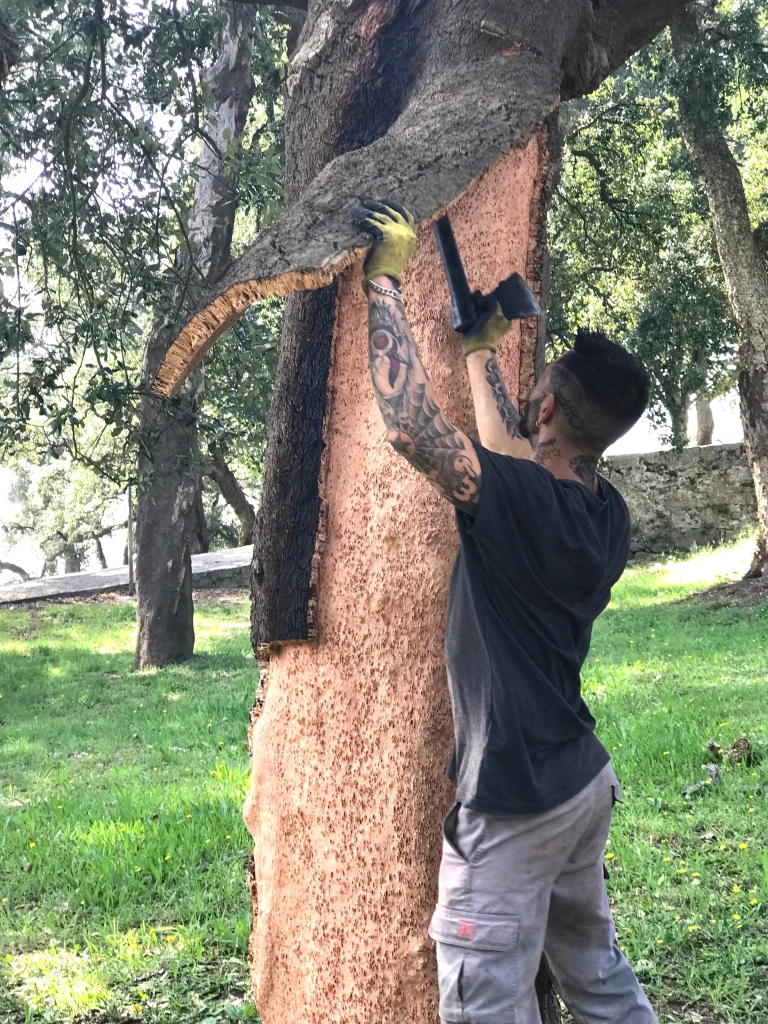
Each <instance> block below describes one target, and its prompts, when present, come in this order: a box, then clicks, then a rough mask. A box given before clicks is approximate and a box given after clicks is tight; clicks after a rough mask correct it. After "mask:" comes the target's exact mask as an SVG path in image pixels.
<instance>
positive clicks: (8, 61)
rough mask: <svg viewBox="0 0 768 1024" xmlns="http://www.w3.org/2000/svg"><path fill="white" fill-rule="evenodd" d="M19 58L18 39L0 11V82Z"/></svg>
mask: <svg viewBox="0 0 768 1024" xmlns="http://www.w3.org/2000/svg"><path fill="white" fill-rule="evenodd" d="M18 59H19V41H18V39H17V38H16V34H15V32H14V31H13V28H12V26H11V23H10V22H9V21H8V19H7V18H6V16H5V15H4V14H3V12H2V11H0V82H4V81H5V79H6V78H7V77H8V74H9V73H10V70H11V68H12V67H13V66H14V64H16V63H17V62H18Z"/></svg>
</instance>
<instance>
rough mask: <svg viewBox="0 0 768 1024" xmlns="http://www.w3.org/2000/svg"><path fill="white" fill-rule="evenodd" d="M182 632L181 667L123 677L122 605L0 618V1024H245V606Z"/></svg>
mask: <svg viewBox="0 0 768 1024" xmlns="http://www.w3.org/2000/svg"><path fill="white" fill-rule="evenodd" d="M195 629H196V633H197V651H198V653H197V654H196V656H195V658H194V659H193V661H192V662H190V663H188V664H187V665H183V666H175V667H173V668H168V669H165V670H163V671H157V672H153V671H148V672H133V671H132V670H131V663H132V649H133V642H134V638H133V630H134V608H133V606H132V605H131V604H127V603H126V604H119V605H90V604H70V605H61V606H54V605H50V606H48V607H44V608H42V609H40V610H34V611H30V612H4V613H2V614H0V659H1V661H0V680H1V681H2V685H1V686H0V692H1V693H2V695H3V696H2V699H0V715H1V716H2V718H3V719H4V720H5V721H4V725H3V726H2V727H0V743H2V747H1V748H0V749H1V751H2V753H1V754H0V813H2V817H3V820H2V825H3V826H4V827H2V828H0V899H2V902H1V903H0V950H1V952H2V954H4V961H0V968H2V970H3V974H4V978H0V990H2V989H5V994H0V1020H8V1021H13V1022H14V1024H15V1022H16V1021H26V1020H30V1021H31V1020H45V1021H57V1022H59V1021H68V1020H70V1019H71V1017H72V1016H74V1015H75V1014H76V1013H78V1012H79V1013H83V1012H84V1011H88V1010H91V1009H96V1008H98V1010H100V1011H102V1012H98V1013H97V1012H94V1013H93V1014H92V1015H89V1016H87V1018H85V1019H87V1020H88V1021H102V1020H104V1021H108V1020H118V1019H120V1020H124V1019H126V1016H127V1017H128V1018H132V1017H135V1018H137V1019H141V1020H145V1021H153V1022H154V1021H157V1022H160V1021H162V1022H169V1024H170V1022H178V1021H185V1022H186V1021H190V1022H191V1021H203V1020H206V1019H207V1020H210V1021H211V1022H213V1021H214V1020H227V1019H235V1020H240V1019H248V1018H249V1017H255V1016H256V1014H255V1010H254V1009H253V1005H252V1002H251V999H250V991H249V985H248V981H247V968H246V964H245V956H246V948H247V941H248V933H249V929H250V914H249V907H250V902H249V898H248V891H247V886H246V872H245V862H246V858H247V855H248V848H249V837H248V833H247V832H246V830H245V827H244V826H243V823H242V820H241V817H240V807H241V805H242V801H243V797H244V794H245V791H246V783H247V771H248V754H247V750H246V749H245V746H244V742H245V730H246V723H247V722H248V712H249V709H250V706H251V704H252V702H253V694H254V688H255V683H256V679H257V670H256V666H255V663H254V660H253V656H252V653H251V649H250V643H249V631H248V607H247V603H246V602H244V601H237V602H232V603H218V604H212V603H203V604H199V605H198V607H197V613H196V621H195ZM84 754H87V756H83V755H84ZM9 990H10V992H9ZM4 1012H5V1015H6V1016H5V1017H4V1016H3V1013H4Z"/></svg>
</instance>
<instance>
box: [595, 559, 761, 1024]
mask: <svg viewBox="0 0 768 1024" xmlns="http://www.w3.org/2000/svg"><path fill="white" fill-rule="evenodd" d="M750 550H751V541H749V540H747V541H745V542H743V543H742V544H740V545H737V546H734V547H729V548H721V549H719V550H716V551H714V552H711V551H709V552H703V553H701V554H699V555H697V556H694V557H691V558H687V559H682V560H671V561H669V562H667V563H665V564H658V565H656V566H652V567H649V568H642V569H633V570H631V571H629V572H628V573H627V574H626V575H625V577H624V579H623V580H622V582H621V584H620V586H619V587H617V588H616V591H615V595H614V600H613V601H612V603H611V605H610V606H609V608H608V609H607V610H606V612H605V613H604V615H603V616H602V618H601V619H600V620H599V622H598V623H597V626H596V629H595V636H594V642H593V645H592V650H591V654H590V658H589V661H588V662H587V664H586V665H585V668H584V673H583V676H584V689H585V692H586V699H587V702H588V703H589V705H590V708H591V710H592V712H593V714H594V715H595V716H596V718H597V720H598V729H599V732H600V735H601V737H602V739H603V741H604V742H605V743H606V745H607V747H608V749H609V751H610V753H611V755H612V757H613V759H614V764H615V767H616V771H617V773H618V776H619V778H620V780H621V781H622V783H623V789H624V803H623V805H622V806H620V807H619V808H618V811H617V813H616V815H615V818H614V827H613V831H612V838H611V843H610V845H609V848H608V851H607V863H608V865H609V869H610V871H611V874H612V878H611V881H610V883H609V891H610V895H611V897H612V899H613V901H614V912H615V917H616V924H617V931H618V935H619V939H618V942H619V945H620V946H621V947H623V948H624V949H625V952H626V955H627V956H628V957H629V959H630V960H631V961H632V963H633V964H634V966H635V969H636V970H637V973H638V975H639V976H640V978H641V980H642V981H643V982H644V983H645V985H646V987H647V989H648V992H649V995H650V996H651V998H652V1000H655V1002H656V1003H677V1004H683V1005H688V1006H694V1007H696V1008H698V1009H700V1010H704V1009H705V1008H708V1007H713V1008H714V1009H715V1010H717V1011H718V1012H719V1013H720V1014H722V1015H723V1016H724V1017H725V1018H726V1019H727V1020H733V1021H736V1020H738V1021H741V1022H747V1021H750V1022H755V1024H757V1022H758V1021H759V1022H763V1024H764V1022H765V1021H766V1020H767V1019H768V917H767V916H766V906H768V818H767V816H766V810H767V809H768V808H767V807H766V802H767V801H766V798H767V795H768V761H766V762H763V763H758V764H755V765H753V766H751V767H748V766H747V765H745V764H741V765H734V766H732V767H731V768H730V769H729V770H724V771H723V773H722V782H721V783H720V784H719V785H712V784H710V785H705V786H704V792H703V793H702V795H700V796H697V797H690V798H689V799H684V798H683V796H682V792H683V790H684V789H686V788H687V787H688V786H690V785H691V784H692V783H696V782H698V781H703V780H706V779H707V778H708V775H707V773H706V772H705V771H703V770H702V765H703V763H704V762H711V761H712V756H711V754H710V753H709V752H708V751H706V750H705V745H706V743H707V741H708V740H710V739H714V740H716V741H717V742H718V743H719V744H720V745H722V746H723V747H727V746H730V745H731V743H732V742H733V741H734V740H735V739H736V738H737V737H739V736H740V735H742V734H746V735H747V736H748V737H750V738H751V740H752V742H753V744H755V745H756V747H757V749H758V752H759V749H760V745H761V744H760V741H761V740H766V739H768V702H767V701H766V695H767V694H768V659H767V658H766V651H767V650H768V609H766V608H765V607H760V608H758V609H755V608H749V609H747V608H738V607H731V608H728V607H720V608H718V607H713V606H712V605H708V604H704V603H703V602H698V601H696V600H695V599H694V600H684V598H686V597H688V596H689V595H691V594H693V593H695V592H696V591H698V590H701V589H702V588H703V587H705V586H708V585H711V584H712V583H714V582H716V581H717V580H718V579H724V578H728V577H729V576H731V577H732V576H733V575H738V574H739V572H743V571H744V570H745V569H746V567H747V564H748V559H749V553H750Z"/></svg>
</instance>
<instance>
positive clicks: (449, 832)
mask: <svg viewBox="0 0 768 1024" xmlns="http://www.w3.org/2000/svg"><path fill="white" fill-rule="evenodd" d="M460 810H461V804H454V805H453V807H452V808H451V809H450V811H448V813H447V814H446V816H445V817H444V818H443V839H445V841H446V843H448V845H449V846H450V848H451V849H452V850H453V852H454V853H455V854H456V856H457V857H460V858H461V859H462V860H463V861H466V860H467V858H466V857H465V856H464V854H463V853H462V852H461V850H460V849H459V844H458V842H457V840H456V826H457V825H458V821H459V811H460Z"/></svg>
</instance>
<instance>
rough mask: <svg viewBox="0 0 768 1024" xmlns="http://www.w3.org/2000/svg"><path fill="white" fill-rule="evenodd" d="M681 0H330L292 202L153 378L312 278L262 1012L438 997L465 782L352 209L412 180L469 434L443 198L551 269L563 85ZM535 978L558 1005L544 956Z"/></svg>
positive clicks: (369, 1017)
mask: <svg viewBox="0 0 768 1024" xmlns="http://www.w3.org/2000/svg"><path fill="white" fill-rule="evenodd" d="M678 2H679V0H678ZM675 6H676V0H664V2H660V0H642V2H641V0H605V2H602V3H600V4H596V3H593V2H592V0H577V2H573V0H510V2H507V3H504V4H495V5H489V4H488V3H487V2H477V0H462V2H461V3H456V2H455V0H376V2H374V3H370V4H362V3H354V2H353V3H350V2H348V0H315V2H311V3H310V8H309V14H308V18H307V22H306V25H305V27H304V30H303V32H302V35H301V38H300V39H299V43H298V48H297V52H296V55H295V57H294V59H293V61H292V62H291V63H290V65H289V68H288V75H287V79H286V181H285V194H286V201H287V208H286V213H285V216H284V217H283V218H282V220H281V221H280V222H278V223H276V224H275V225H272V226H271V227H270V228H269V229H268V230H267V231H266V232H264V233H263V234H262V235H261V236H259V238H258V239H257V240H256V241H255V242H254V243H253V245H252V246H250V247H249V249H248V250H246V252H245V253H244V255H243V256H242V257H241V259H240V260H239V261H238V262H237V263H236V264H235V265H234V266H233V268H232V269H231V270H230V271H229V272H228V274H227V276H226V278H225V279H224V280H223V281H222V283H221V285H220V287H219V289H218V291H217V295H216V296H215V298H214V299H212V300H211V302H210V303H209V304H207V306H206V308H205V309H204V310H201V311H200V313H199V315H197V316H195V317H193V318H191V320H190V322H189V323H188V324H186V325H185V327H184V328H183V330H182V331H181V332H180V334H179V337H178V338H177V343H176V347H175V349H174V351H173V353H172V354H171V356H172V357H171V358H169V359H168V360H167V361H166V364H165V365H164V368H163V371H162V372H161V374H160V375H159V377H158V380H157V381H156V387H157V389H158V390H159V391H161V392H164V393H170V391H171V390H172V389H173V388H174V387H175V386H177V384H178V381H179V379H181V378H182V377H183V376H184V374H185V373H186V372H188V370H189V367H190V366H193V365H194V364H195V363H196V362H197V361H198V360H199V359H200V358H201V356H202V353H204V352H205V351H206V349H207V347H208V346H210V344H212V343H213V340H214V339H215V337H216V336H217V334H218V333H220V331H221V330H222V329H223V328H224V327H225V326H226V325H227V324H229V323H231V322H232V321H233V320H234V319H236V318H237V317H238V316H240V315H242V311H243V310H244V308H245V307H246V306H247V305H248V304H249V303H250V302H253V301H255V300H256V299H257V298H259V297H260V296H263V295H269V294H288V293H291V292H293V291H295V290H296V289H297V288H305V289H313V291H311V292H310V291H304V292H300V293H299V294H298V295H295V296H293V297H292V298H291V299H289V301H288V304H287V309H286V321H285V328H284V333H283V341H282V347H281V353H280V361H279V366H278V372H277V382H276V386H275V392H274V395H273V399H272V404H271V410H270V425H269V439H268V444H267V451H266V458H265V477H264V486H263V498H262V504H261V508H260V511H259V514H258V516H257V524H256V532H255V545H254V563H253V584H254V593H253V615H252V627H253V629H252V638H253V643H254V646H255V647H256V649H257V650H258V653H259V657H260V663H261V666H262V677H261V687H260V692H259V695H258V698H257V702H256V706H255V708H254V717H253V726H252V730H251V736H250V741H251V742H250V745H251V750H252V781H251V790H250V793H249V797H248V800H247V803H246V807H245V820H246V823H247V825H248V828H249V830H250V831H251V833H252V834H253V836H254V838H255V846H254V859H253V875H252V879H251V892H252V898H253V909H254V921H253V929H252V933H251V947H250V959H251V969H252V977H253V983H254V993H255V999H256V1005H257V1007H258V1009H259V1012H260V1014H261V1015H262V1018H263V1019H264V1021H265V1022H266V1024H284V1022H288V1021H290V1022H291V1024H305V1022H310V1021H315V1020H319V1019H323V1020H324V1021H327V1022H328V1024H336V1022H341V1021H344V1022H345V1024H373V1022H374V1021H375V1022H376V1024H395V1022H400V1021H402V1020H408V1021H410V1022H412V1024H426V1022H427V1021H431V1020H435V1019H436V1018H437V1015H438V1006H437V980H436V970H435V956H434V948H433V945H432V943H431V942H430V940H429V939H428V938H427V925H428V922H429V917H430V914H431V912H432V910H433V909H434V904H435V901H436V899H437V895H438V894H437V874H438V865H439V860H440V820H441V817H442V815H443V813H444V812H445V810H446V809H447V807H448V806H449V804H450V801H451V797H452V792H451V787H450V786H449V784H448V783H447V781H446V780H445V777H444V768H445V764H446V762H447V760H448V756H449V753H450V748H451V745H452V738H453V737H452V726H451V719H450V709H449V703H448V696H447V689H446V683H445V668H444V658H443V634H444V614H445V602H446V597H447V590H448V581H449V576H450V570H451V565H452V562H453V560H454V557H455V552H456V547H457V539H456V534H455V529H454V525H453V514H452V510H451V508H450V507H449V506H448V504H447V503H446V502H444V501H443V500H442V499H440V498H439V497H438V496H437V495H436V494H435V493H434V492H433V491H432V489H431V488H429V486H428V485H427V484H426V483H425V482H424V481H423V479H422V478H420V477H419V476H418V475H417V474H416V473H415V472H413V471H412V470H411V469H409V467H408V466H406V465H404V464H403V462H402V460H401V459H400V458H399V457H398V456H397V455H396V454H395V453H394V452H393V451H392V450H391V449H390V448H389V447H388V445H387V444H386V441H385V438H384V430H383V428H382V424H381V420H380V416H379V412H378V409H377V407H376V404H375V401H374V399H373V395H372V393H371V390H370V386H369V381H368V371H367V343H366V339H367V328H366V302H365V298H364V296H363V294H362V290H361V287H360V271H361V263H362V252H361V249H360V248H357V251H355V249H356V247H360V246H362V245H363V244H364V241H363V240H361V239H360V238H359V236H358V235H357V233H356V229H355V228H354V227H353V226H352V225H351V222H350V219H349V209H350V208H351V206H352V205H353V204H354V202H355V201H356V199H357V197H359V196H360V195H366V194H368V195H371V194H373V195H376V196H391V197H392V198H395V199H399V200H400V201H402V202H403V203H405V204H406V205H407V206H409V207H410V208H411V209H412V210H413V212H414V214H415V215H416V218H417V220H418V221H419V222H420V223H419V226H418V235H419V247H418V250H417V253H416V255H415V257H414V258H413V260H412V261H411V262H410V264H409V265H408V267H407V268H406V271H405V275H404V279H403V285H404V291H405V303H406V310H407V312H408V315H409V319H410V322H411V325H412V327H413V333H414V336H415V339H416V341H417V344H418V345H419V349H420V352H421V354H422V357H423V359H424V363H425V366H426V367H427V369H428V371H429V373H430V376H431V378H432V381H433V384H434V386H435V389H436V391H437V394H438V396H439V398H440V399H441V402H442V405H443V408H444V409H445V411H446V414H447V416H448V417H449V419H450V420H451V421H452V422H453V423H456V424H457V425H458V426H460V427H461V428H462V429H465V430H467V431H469V432H470V433H474V432H475V431H474V422H473V413H472V402H471V397H470V393H469V387H468V381H467V377H466V368H465V365H464V362H463V360H462V357H461V352H460V349H459V346H458V344H457V340H456V337H455V335H454V334H453V332H452V330H451V327H450V317H449V315H448V309H449V304H450V300H449V296H448V292H447V288H446V285H445V281H444V277H443V273H442V269H441V266H440V262H439V257H438V254H437V250H436V246H435V243H434V239H433V235H432V231H431V224H430V219H431V217H432V216H433V215H434V214H435V213H436V212H438V211H440V210H441V209H445V207H446V206H448V207H449V208H450V212H451V218H452V222H453V226H454V230H455V233H456V237H457V241H458V244H459V247H460V249H461V252H462V256H463V257H464V260H465V264H466V269H467V272H468V276H469V279H470V282H471V284H472V286H473V287H476V288H481V289H483V290H488V289H490V288H492V287H494V286H495V285H496V284H497V283H498V281H499V280H500V279H502V278H504V277H506V276H507V275H508V274H509V273H510V272H511V271H512V270H518V271H520V272H521V273H522V274H523V275H524V276H526V277H527V279H528V282H529V284H530V285H531V286H532V288H533V290H534V291H535V292H536V293H537V294H542V292H543V291H545V290H546V277H547V269H546V268H547V261H546V245H545V220H546V211H547V206H548V202H549V197H550V193H551V190H552V187H553V185H554V180H555V177H556V168H557V163H558V155H559V132H558V127H557V113H556V107H557V103H558V98H559V96H561V95H562V96H566V97H569V96H575V95H580V94H583V93H584V92H587V91H589V90H590V89H592V88H595V87H596V86H597V84H599V82H600V81H601V80H602V79H603V78H604V77H605V75H607V74H609V73H610V71H611V70H612V69H613V68H615V67H617V66H618V64H620V63H621V62H622V61H623V60H625V59H626V57H628V56H629V55H630V54H631V53H632V52H634V50H636V49H637V48H639V47H640V46H642V45H643V44H644V42H646V41H647V40H649V39H651V38H652V37H653V36H654V35H655V34H656V33H657V32H658V31H659V30H660V29H661V28H662V27H663V25H664V24H665V22H666V17H667V15H668V13H669V12H670V10H672V9H674V7H675ZM334 278H335V281H334ZM321 286H325V287H321ZM541 337H543V328H542V329H541V330H540V329H539V327H537V325H536V324H535V323H527V324H525V325H524V326H522V327H521V326H520V325H519V324H518V325H515V326H514V327H513V328H512V330H511V331H510V333H509V335H508V336H507V338H506V339H505V342H504V344H503V346H502V349H501V351H500V352H499V362H500V364H501V368H502V371H503V372H504V373H505V376H506V378H507V382H508V385H509V390H510V392H511V394H512V395H513V396H517V397H518V398H525V397H526V395H527V393H528V391H529V390H530V388H531V387H532V385H533V382H534V367H535V365H536V364H537V362H538V364H539V365H540V363H541V352H540V351H539V353H538V356H537V347H538V346H539V343H540V340H541ZM537 991H538V994H539V1000H540V1004H541V1007H542V1015H543V1018H544V1021H545V1024H554V1022H555V1021H557V1020H558V1018H559V1010H558V1004H557V1000H556V998H555V997H554V995H553V990H552V985H551V981H550V980H549V979H548V978H547V977H545V976H544V974H543V973H542V975H541V978H540V983H539V984H538V985H537Z"/></svg>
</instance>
